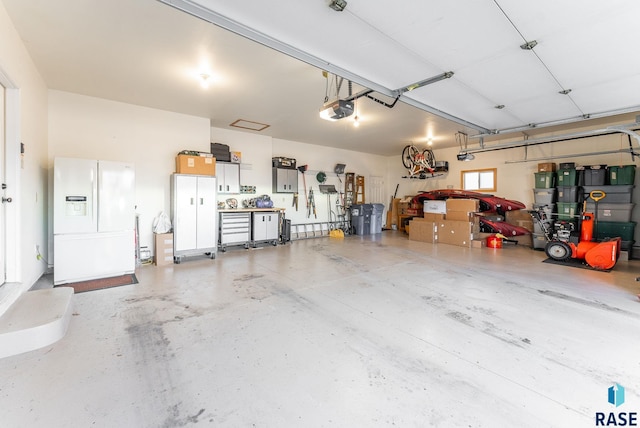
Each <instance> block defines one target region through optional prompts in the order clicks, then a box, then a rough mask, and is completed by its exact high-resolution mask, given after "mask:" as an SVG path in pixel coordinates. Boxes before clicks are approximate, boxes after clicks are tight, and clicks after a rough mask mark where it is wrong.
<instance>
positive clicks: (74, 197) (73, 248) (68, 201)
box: [53, 158, 135, 285]
mask: <svg viewBox="0 0 640 428" xmlns="http://www.w3.org/2000/svg"><path fill="white" fill-rule="evenodd" d="M53 174H54V178H53V246H54V262H53V264H54V266H53V267H54V269H53V282H54V284H55V285H58V284H64V283H68V282H77V281H85V280H90V279H97V278H107V277H111V276H118V275H124V274H127V273H133V272H134V271H135V232H134V225H135V187H134V186H135V169H134V166H133V164H130V163H123V162H111V161H97V160H89V159H73V158H56V159H55V160H54V168H53Z"/></svg>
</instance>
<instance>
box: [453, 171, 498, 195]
mask: <svg viewBox="0 0 640 428" xmlns="http://www.w3.org/2000/svg"><path fill="white" fill-rule="evenodd" d="M497 175H498V172H497V169H496V168H487V169H471V170H467V171H462V172H461V173H460V181H461V182H462V189H463V190H477V191H481V192H495V191H496V187H497V186H496V176H497Z"/></svg>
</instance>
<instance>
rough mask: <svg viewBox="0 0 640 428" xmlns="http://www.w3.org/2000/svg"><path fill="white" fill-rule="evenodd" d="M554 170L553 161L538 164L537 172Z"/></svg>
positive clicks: (554, 164)
mask: <svg viewBox="0 0 640 428" xmlns="http://www.w3.org/2000/svg"><path fill="white" fill-rule="evenodd" d="M555 171H556V163H555V162H546V163H539V164H538V172H555Z"/></svg>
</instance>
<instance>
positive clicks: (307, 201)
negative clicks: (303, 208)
mask: <svg viewBox="0 0 640 428" xmlns="http://www.w3.org/2000/svg"><path fill="white" fill-rule="evenodd" d="M306 170H307V165H301V166H299V167H298V171H300V172H301V173H302V184H303V185H304V199H305V202H306V203H307V210H308V209H309V198H307V179H306V178H305V177H304V173H305V171H306Z"/></svg>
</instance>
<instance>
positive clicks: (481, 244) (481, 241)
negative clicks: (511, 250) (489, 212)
mask: <svg viewBox="0 0 640 428" xmlns="http://www.w3.org/2000/svg"><path fill="white" fill-rule="evenodd" d="M486 246H487V238H473V239H472V240H471V248H485V247H486Z"/></svg>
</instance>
